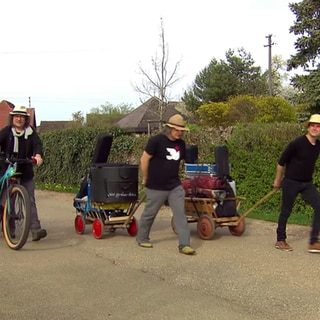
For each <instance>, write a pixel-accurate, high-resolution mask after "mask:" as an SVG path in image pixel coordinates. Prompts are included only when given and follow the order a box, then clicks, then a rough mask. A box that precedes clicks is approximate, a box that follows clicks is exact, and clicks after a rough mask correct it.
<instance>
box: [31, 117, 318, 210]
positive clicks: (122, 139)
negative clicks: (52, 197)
mask: <svg viewBox="0 0 320 320" xmlns="http://www.w3.org/2000/svg"><path fill="white" fill-rule="evenodd" d="M110 133H112V134H113V135H114V139H113V144H112V148H111V153H110V156H109V160H108V162H114V163H117V162H119V163H123V162H127V163H130V164H138V163H139V159H140V156H141V154H142V151H143V148H144V146H145V144H146V142H147V140H148V136H147V135H143V136H136V135H128V134H125V133H124V132H123V131H121V130H116V129H113V130H111V131H110ZM303 133H304V128H303V127H302V126H301V125H300V124H287V123H282V124H257V123H253V124H246V125H238V126H236V127H233V128H229V129H228V130H218V129H212V130H208V129H203V128H200V129H199V128H196V127H195V128H191V130H190V132H186V134H185V136H184V139H185V141H186V143H188V144H195V145H197V146H198V150H199V162H203V163H208V162H209V163H212V162H214V149H215V147H216V146H220V145H226V146H227V147H228V149H229V162H230V165H231V176H232V178H233V179H234V180H235V181H236V187H237V194H238V195H243V196H244V197H245V198H246V199H245V200H244V201H242V204H241V212H245V211H246V210H248V209H249V208H251V207H252V206H253V205H254V204H255V203H256V202H257V201H258V200H259V199H260V198H262V197H263V196H264V195H265V194H267V193H268V192H269V191H271V190H272V185H273V180H274V177H275V171H276V165H277V160H278V158H279V156H280V154H281V152H282V151H283V149H284V148H285V146H286V145H287V143H288V142H289V141H291V140H292V139H294V138H295V137H297V136H298V135H301V134H303ZM98 134H99V131H98V130H95V129H89V128H76V129H70V130H63V131H58V132H52V133H46V134H40V136H41V139H42V141H43V146H44V165H43V166H41V167H40V168H38V169H37V171H36V177H37V182H38V183H41V184H49V185H52V184H57V185H60V186H78V185H79V181H80V179H81V177H83V176H84V174H85V173H86V172H87V168H88V166H89V165H90V162H91V159H92V156H93V152H94V148H95V144H96V138H97V135H98ZM183 174H184V172H183V168H182V170H181V177H182V178H183ZM314 178H315V183H317V184H319V185H320V174H319V162H318V163H317V168H316V172H315V176H314ZM279 206H280V192H278V193H276V194H275V195H274V196H273V197H271V198H270V199H269V200H268V201H266V202H265V203H263V204H262V205H261V206H260V209H261V210H263V211H264V213H266V214H268V212H270V214H271V213H272V212H275V211H279ZM295 211H298V212H301V213H304V214H308V215H311V214H312V212H311V209H310V208H309V207H308V206H307V207H306V206H305V205H304V202H303V201H302V200H298V201H297V202H296V205H295Z"/></svg>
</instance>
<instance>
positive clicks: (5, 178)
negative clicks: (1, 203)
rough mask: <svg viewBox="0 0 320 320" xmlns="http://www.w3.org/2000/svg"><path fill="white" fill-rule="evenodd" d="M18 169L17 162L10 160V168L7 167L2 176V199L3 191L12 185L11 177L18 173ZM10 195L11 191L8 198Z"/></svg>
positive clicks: (0, 185)
mask: <svg viewBox="0 0 320 320" xmlns="http://www.w3.org/2000/svg"><path fill="white" fill-rule="evenodd" d="M16 170H17V165H16V163H12V162H9V163H8V168H7V169H6V171H5V173H4V174H3V175H2V177H0V199H3V191H4V190H8V187H9V186H10V183H11V179H12V178H13V177H15V176H17V175H18V173H17V171H16ZM8 197H9V193H7V198H8ZM9 203H10V201H9ZM9 209H10V208H9Z"/></svg>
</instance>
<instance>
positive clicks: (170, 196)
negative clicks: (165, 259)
mask: <svg viewBox="0 0 320 320" xmlns="http://www.w3.org/2000/svg"><path fill="white" fill-rule="evenodd" d="M146 196H147V201H146V205H145V208H144V211H143V212H142V214H141V218H140V222H139V228H138V234H137V242H138V243H142V242H149V240H150V238H149V234H150V230H151V227H152V225H153V222H154V220H155V218H156V216H157V214H158V211H159V210H160V208H161V206H162V205H163V204H164V203H165V202H166V201H168V203H169V206H170V208H171V210H172V214H173V218H174V225H175V228H176V231H177V234H178V237H179V249H181V248H183V247H184V246H189V245H190V229H189V226H188V221H187V217H186V214H185V208H184V198H185V191H184V189H183V188H182V186H181V185H180V186H178V187H176V188H174V189H173V190H170V191H162V190H153V189H148V188H146Z"/></svg>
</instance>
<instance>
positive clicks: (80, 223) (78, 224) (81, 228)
mask: <svg viewBox="0 0 320 320" xmlns="http://www.w3.org/2000/svg"><path fill="white" fill-rule="evenodd" d="M74 228H75V230H76V233H78V234H84V232H85V229H86V222H85V220H84V218H83V216H80V215H77V216H76V217H75V219H74Z"/></svg>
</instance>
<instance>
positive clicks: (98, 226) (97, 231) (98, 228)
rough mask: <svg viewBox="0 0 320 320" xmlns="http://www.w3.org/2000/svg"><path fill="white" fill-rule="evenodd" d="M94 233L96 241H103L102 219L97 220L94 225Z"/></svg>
mask: <svg viewBox="0 0 320 320" xmlns="http://www.w3.org/2000/svg"><path fill="white" fill-rule="evenodd" d="M92 233H93V236H94V237H95V238H96V239H101V238H102V236H103V222H102V220H101V219H95V220H94V221H93V224H92Z"/></svg>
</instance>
